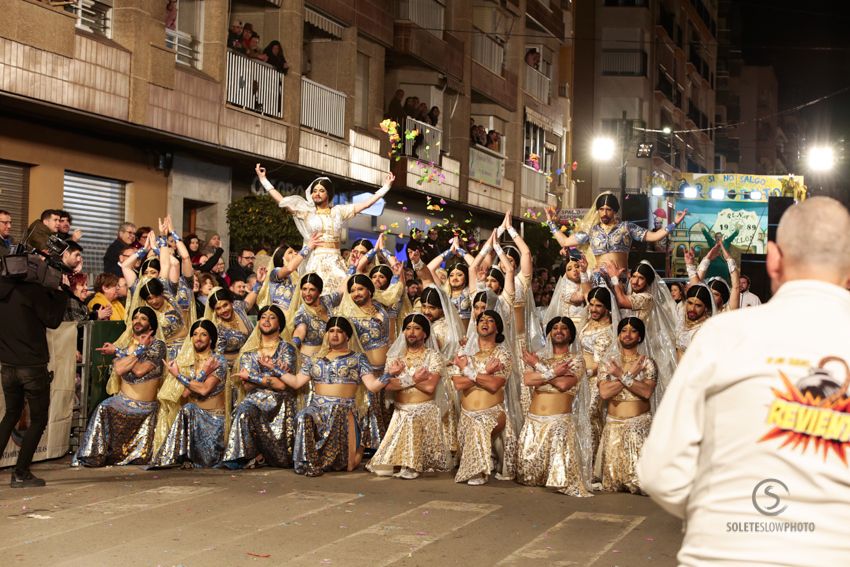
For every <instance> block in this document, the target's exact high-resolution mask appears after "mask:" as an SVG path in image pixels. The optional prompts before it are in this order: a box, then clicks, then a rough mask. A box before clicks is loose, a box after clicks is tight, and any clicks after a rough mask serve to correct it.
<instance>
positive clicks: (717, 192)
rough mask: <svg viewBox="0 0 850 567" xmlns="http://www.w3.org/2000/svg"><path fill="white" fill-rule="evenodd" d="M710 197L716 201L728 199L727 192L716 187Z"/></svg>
mask: <svg viewBox="0 0 850 567" xmlns="http://www.w3.org/2000/svg"><path fill="white" fill-rule="evenodd" d="M709 195H710V196H711V198H712V199H713V200H714V201H722V200H723V199H724V198H726V190H725V189H723V187H714V188H713V189H712V190H711V193H709Z"/></svg>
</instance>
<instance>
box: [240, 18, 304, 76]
mask: <svg viewBox="0 0 850 567" xmlns="http://www.w3.org/2000/svg"><path fill="white" fill-rule="evenodd" d="M261 45H262V44H261V43H260V34H258V33H257V32H256V31H254V26H253V25H252V24H251V23H250V22H245V23H244V24H243V23H242V21H241V20H239V19H237V18H234V19H233V20H232V21H231V22H230V31H229V32H228V34H227V47H228V48H229V49H232V50H234V51H238V52H239V53H242V54H243V55H245V56H247V57H249V58H251V59H256V60H258V61H262V62H264V63H268V64H269V65H271V66H272V67H274V68H275V69H277V70H278V71H280V72H281V73H283V74H284V75H286V74H287V73H288V72H289V64H288V63H287V62H286V57H284V55H283V46H282V45H281V44H280V42H279V41H278V40H276V39H275V40H273V41H270V42H269V43H268V45H266V47H265V49H260V46H261Z"/></svg>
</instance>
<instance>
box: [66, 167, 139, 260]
mask: <svg viewBox="0 0 850 567" xmlns="http://www.w3.org/2000/svg"><path fill="white" fill-rule="evenodd" d="M62 208H63V209H65V210H66V211H68V212H69V213H71V216H72V217H74V228H75V229H77V228H78V229H80V230H82V231H83V239H82V241H81V242H80V245H81V246H82V247H83V270H84V271H86V272H89V273H94V274H97V273H99V272H100V271H101V270H102V269H103V255H104V254H105V253H106V249H107V248H108V247H109V245H110V244H112V241H113V240H115V235H116V234H117V232H118V226H119V225H120V224H121V223H122V222H124V182H123V181H118V180H116V179H106V178H104V177H95V176H93V175H85V174H82V173H75V172H73V171H66V172H65V195H64V198H63V204H62Z"/></svg>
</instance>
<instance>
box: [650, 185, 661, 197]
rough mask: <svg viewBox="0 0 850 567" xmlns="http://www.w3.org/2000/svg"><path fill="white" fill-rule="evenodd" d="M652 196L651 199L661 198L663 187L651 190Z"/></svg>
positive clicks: (658, 186)
mask: <svg viewBox="0 0 850 567" xmlns="http://www.w3.org/2000/svg"><path fill="white" fill-rule="evenodd" d="M652 196H653V197H663V196H664V187H661V186H660V185H656V186H655V187H653V188H652Z"/></svg>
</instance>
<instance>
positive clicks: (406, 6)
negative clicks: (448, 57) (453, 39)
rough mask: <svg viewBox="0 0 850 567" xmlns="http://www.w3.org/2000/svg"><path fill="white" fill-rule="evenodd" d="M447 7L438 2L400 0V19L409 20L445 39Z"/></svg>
mask: <svg viewBox="0 0 850 567" xmlns="http://www.w3.org/2000/svg"><path fill="white" fill-rule="evenodd" d="M445 10H446V9H445V6H444V5H443V2H440V1H438V0H399V1H398V19H399V20H409V21H411V22H413V23H414V24H416V25H417V26H419V27H420V28H422V29H424V30H426V31H428V32H430V33H432V34H434V35H435V36H437V37H439V38H440V39H443V29H444V24H443V22H444V21H445Z"/></svg>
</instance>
